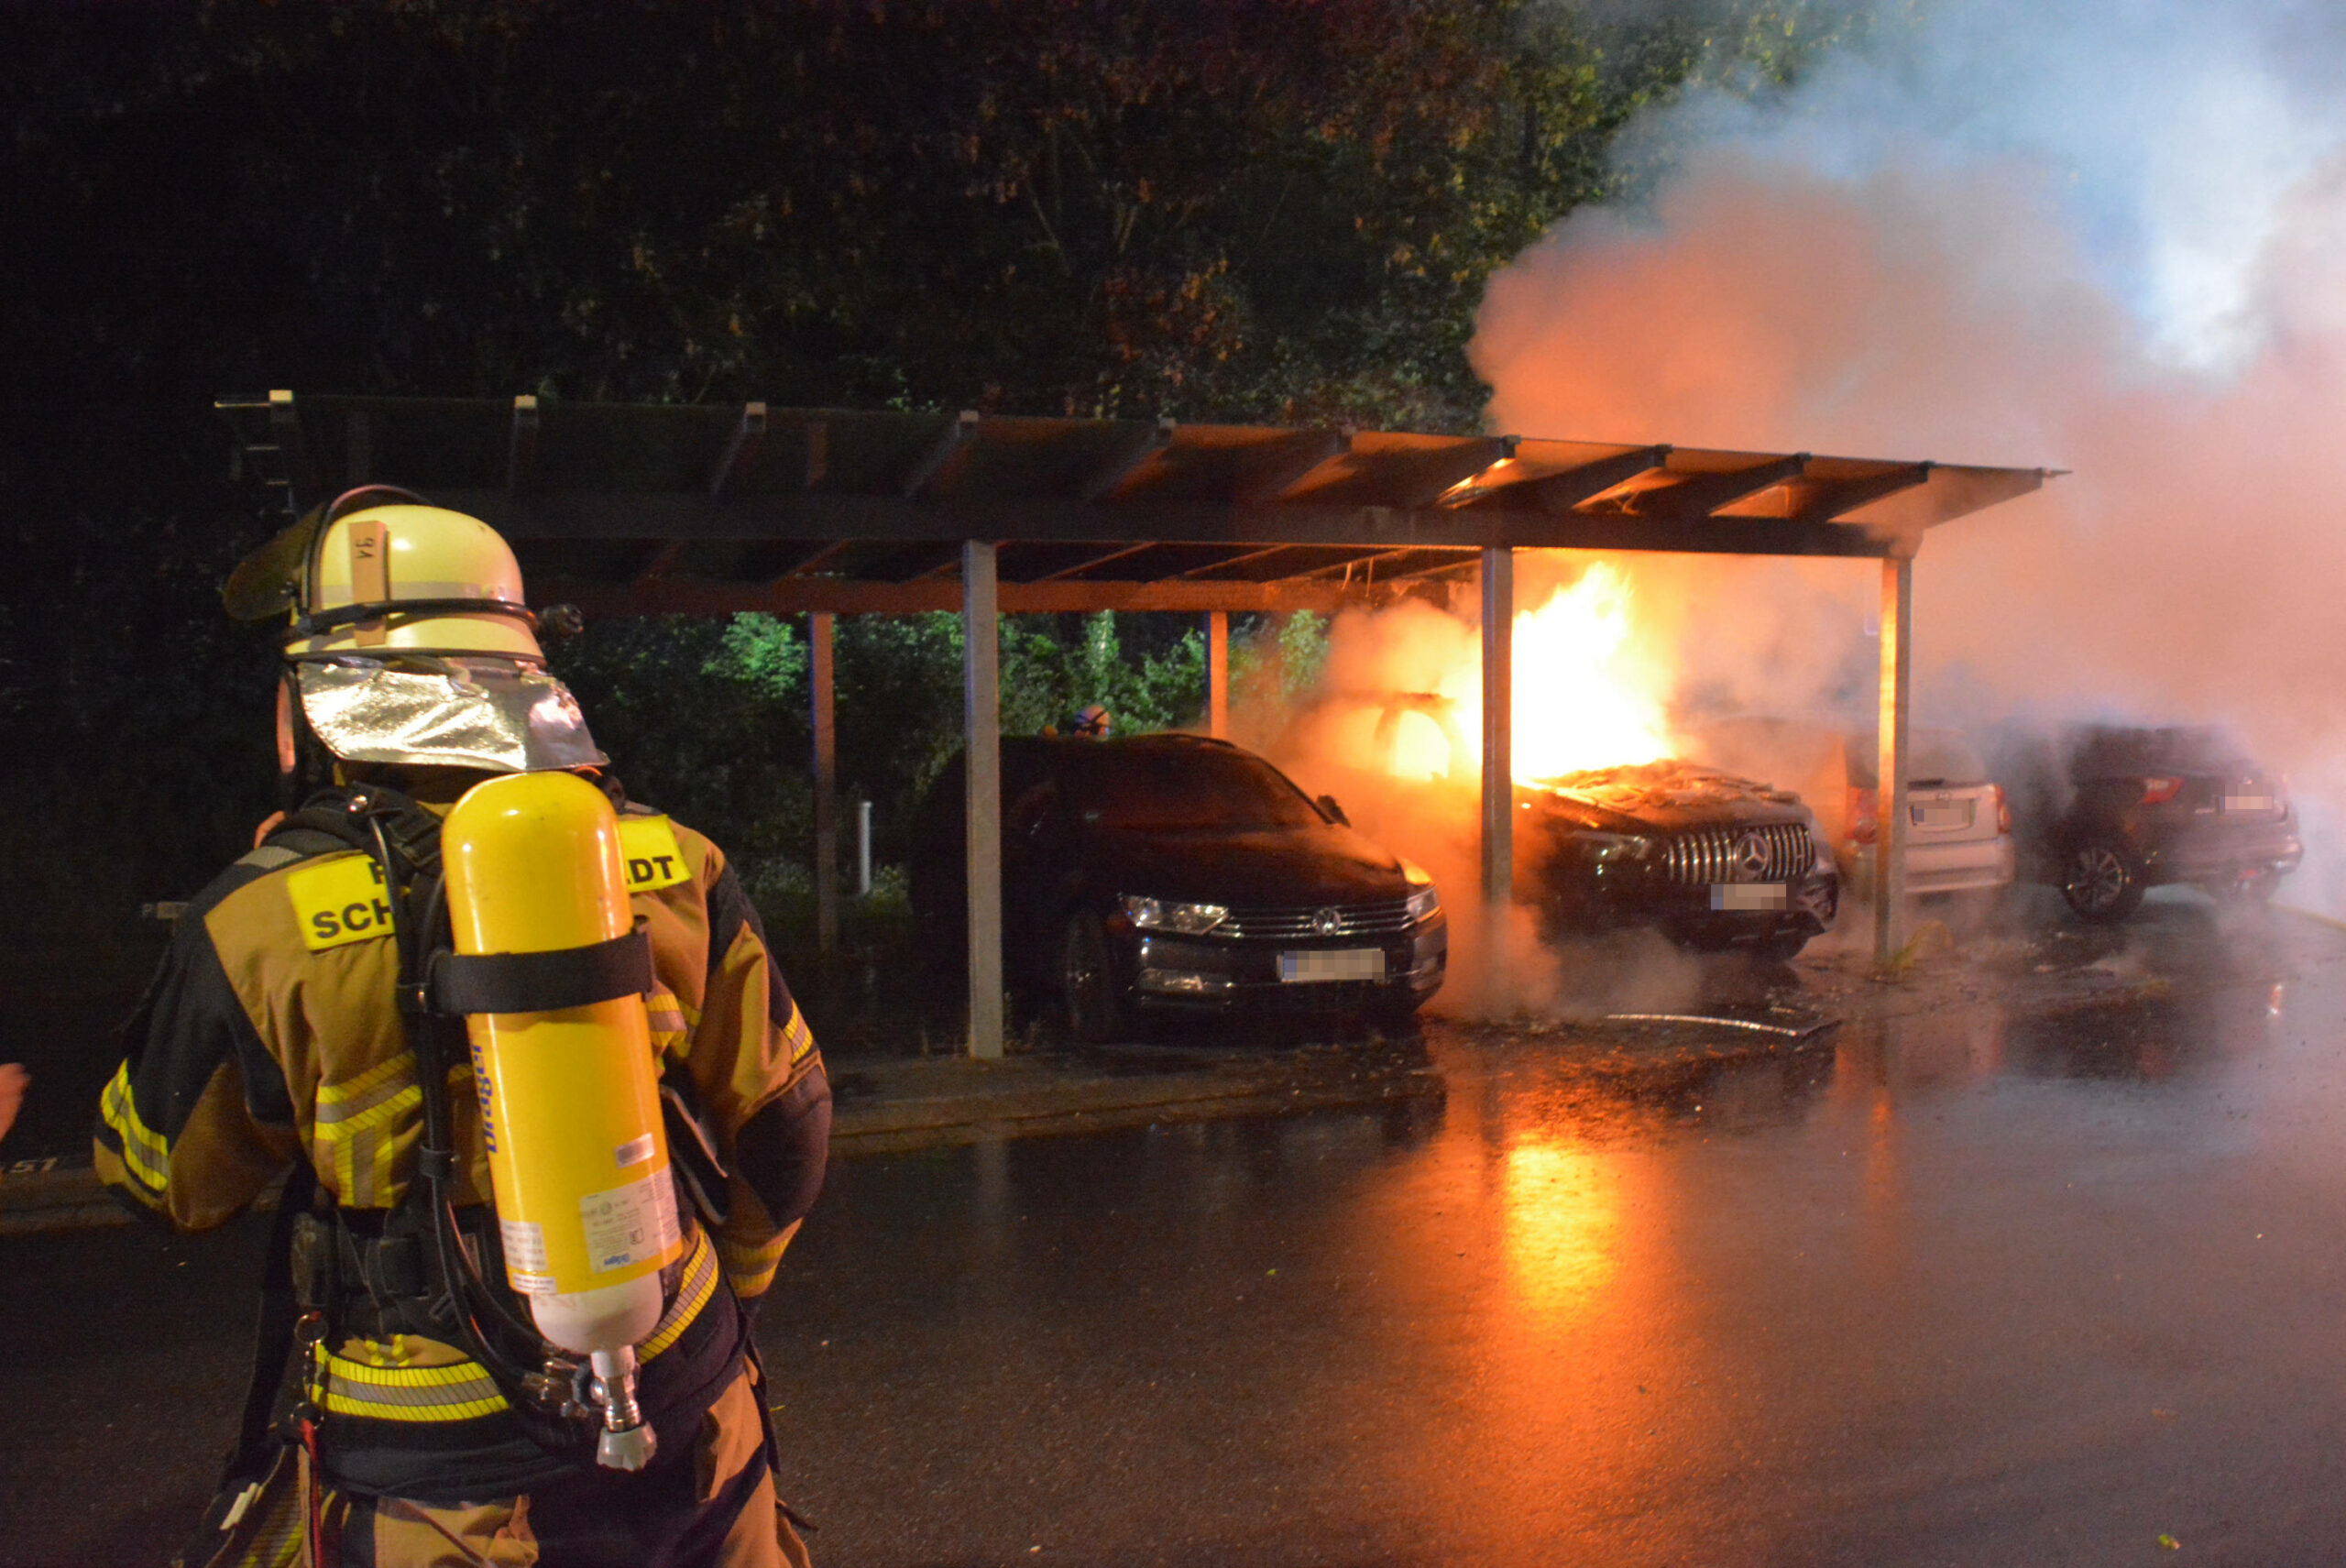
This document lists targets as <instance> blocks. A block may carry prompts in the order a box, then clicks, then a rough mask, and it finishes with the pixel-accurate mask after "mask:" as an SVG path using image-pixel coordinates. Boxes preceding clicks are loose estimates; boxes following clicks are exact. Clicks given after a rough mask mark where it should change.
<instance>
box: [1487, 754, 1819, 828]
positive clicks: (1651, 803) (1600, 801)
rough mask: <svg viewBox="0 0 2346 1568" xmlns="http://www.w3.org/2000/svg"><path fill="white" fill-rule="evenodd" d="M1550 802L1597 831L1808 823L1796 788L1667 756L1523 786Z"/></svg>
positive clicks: (1558, 811) (1533, 795)
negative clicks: (1612, 824)
mask: <svg viewBox="0 0 2346 1568" xmlns="http://www.w3.org/2000/svg"><path fill="white" fill-rule="evenodd" d="M1518 788H1519V793H1521V794H1523V795H1527V796H1529V798H1530V799H1532V800H1533V801H1538V802H1544V803H1545V804H1546V805H1547V806H1549V807H1550V808H1551V814H1557V815H1562V816H1567V817H1576V818H1580V819H1582V820H1583V821H1584V822H1586V823H1587V824H1588V825H1590V826H1593V827H1604V826H1608V825H1609V823H1608V821H1607V819H1615V820H1617V821H1619V822H1622V823H1627V824H1636V825H1640V826H1644V827H1650V828H1663V829H1668V828H1685V827H1695V826H1702V825H1705V824H1710V823H1717V822H1725V821H1750V822H1760V821H1792V820H1799V819H1805V817H1806V815H1807V808H1806V807H1805V806H1803V805H1802V804H1801V798H1800V796H1799V795H1795V794H1793V793H1792V791H1790V790H1784V789H1778V788H1776V787H1775V786H1774V785H1772V784H1761V783H1759V781H1757V780H1755V779H1746V778H1738V777H1737V776H1736V775H1735V774H1733V773H1721V772H1720V771H1719V770H1718V769H1716V768H1708V767H1705V766H1703V765H1702V764H1701V763H1699V762H1687V761H1686V760H1684V759H1683V758H1680V757H1665V758H1663V759H1662V760H1661V761H1660V762H1641V763H1636V764H1632V765H1628V766H1624V767H1617V768H1590V769H1587V770H1585V771H1584V772H1581V773H1563V774H1560V775H1559V776H1557V777H1555V778H1552V779H1543V780H1541V781H1540V782H1539V783H1538V784H1525V785H1521V786H1518Z"/></svg>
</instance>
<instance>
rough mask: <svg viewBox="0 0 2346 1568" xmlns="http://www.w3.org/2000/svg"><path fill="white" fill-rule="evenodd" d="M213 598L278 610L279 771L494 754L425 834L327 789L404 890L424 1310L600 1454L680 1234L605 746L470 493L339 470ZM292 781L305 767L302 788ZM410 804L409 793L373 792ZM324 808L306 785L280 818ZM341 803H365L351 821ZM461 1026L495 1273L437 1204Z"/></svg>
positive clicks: (640, 941) (561, 1429)
mask: <svg viewBox="0 0 2346 1568" xmlns="http://www.w3.org/2000/svg"><path fill="white" fill-rule="evenodd" d="M223 598H225V601H226V603H227V608H228V609H229V612H230V613H231V614H232V615H234V616H236V617H237V618H238V619H240V620H260V619H265V618H267V617H269V616H272V615H275V614H278V613H280V612H290V620H289V622H288V625H287V628H286V630H285V632H284V650H285V654H286V658H287V661H288V665H287V669H286V672H285V674H284V677H283V679H282V681H281V683H280V687H279V693H278V762H279V770H280V783H281V784H282V785H283V786H284V787H285V788H286V789H287V790H288V791H289V792H290V791H294V790H300V789H301V786H302V785H303V784H304V783H305V782H306V781H305V777H304V775H305V774H308V773H312V772H314V771H315V768H316V764H317V762H318V758H317V756H316V752H317V751H324V752H325V753H327V754H328V755H330V756H331V757H333V758H334V759H336V760H338V761H341V762H364V763H378V764H392V765H404V766H411V767H413V766H422V767H449V768H460V769H466V770H469V771H474V772H480V773H489V774H491V775H492V776H491V777H489V778H488V779H487V780H485V781H484V782H482V783H480V784H475V785H474V786H473V787H472V788H471V789H470V790H468V791H466V794H465V795H463V796H462V798H460V799H459V800H458V801H457V802H456V804H455V806H454V807H453V808H452V809H451V810H450V811H449V813H448V815H447V818H446V820H445V822H444V824H437V825H436V826H437V828H438V831H437V833H436V835H434V834H433V833H431V832H430V828H432V827H433V826H435V825H434V824H432V823H431V822H430V821H429V819H428V818H424V819H422V821H420V822H411V823H410V825H409V827H408V828H405V829H404V830H402V829H401V828H400V826H399V825H400V823H401V822H402V821H406V820H408V819H409V818H420V817H422V814H421V813H420V812H418V811H417V810H416V809H415V808H413V807H412V806H408V803H405V802H404V801H400V799H399V797H398V796H397V795H396V794H395V792H390V791H376V792H371V793H370V792H369V791H367V790H365V789H363V788H362V789H360V790H357V791H355V792H352V793H351V794H349V795H347V796H345V804H344V806H343V809H344V811H345V812H346V814H347V816H346V817H345V823H344V828H345V830H347V829H349V828H360V831H359V833H358V834H356V835H355V836H356V837H359V838H361V839H363V841H364V847H365V848H366V849H367V850H368V852H369V853H370V854H372V855H373V857H374V858H375V860H376V861H377V862H378V866H379V867H380V869H381V872H382V874H383V879H384V885H385V887H386V889H387V890H388V891H389V892H390V893H391V894H394V895H395V896H396V898H397V899H398V901H399V910H400V913H399V916H398V918H397V920H396V922H395V933H396V936H397V938H398V943H399V955H400V983H399V1002H400V1011H401V1014H402V1016H403V1018H404V1020H405V1023H406V1028H407V1035H408V1039H409V1043H410V1046H411V1048H412V1049H413V1051H414V1054H415V1058H416V1075H417V1080H418V1082H419V1083H420V1084H421V1085H422V1090H423V1093H422V1113H423V1115H422V1120H423V1127H422V1139H421V1142H420V1144H419V1146H418V1148H417V1156H416V1178H417V1182H416V1187H415V1189H413V1190H411V1203H412V1202H418V1201H420V1202H421V1203H422V1204H424V1205H426V1206H428V1210H429V1213H428V1216H427V1217H426V1220H425V1223H423V1224H422V1226H420V1227H419V1229H420V1230H421V1231H422V1239H423V1240H424V1242H425V1245H427V1246H428V1248H429V1250H430V1254H431V1259H432V1264H433V1268H432V1272H433V1274H434V1275H435V1276H436V1277H437V1279H436V1287H437V1288H436V1297H437V1299H436V1302H435V1306H434V1309H433V1312H432V1321H433V1325H434V1326H435V1327H436V1328H440V1329H443V1330H444V1331H445V1332H448V1333H449V1335H450V1337H452V1338H453V1339H454V1340H455V1342H456V1343H457V1344H458V1347H459V1348H460V1349H462V1350H464V1351H465V1352H466V1354H468V1355H470V1356H471V1357H472V1358H473V1359H474V1360H475V1361H477V1362H478V1363H479V1364H480V1365H481V1366H482V1367H483V1368H484V1369H485V1370H487V1371H488V1375H489V1376H490V1377H491V1378H492V1379H493V1380H495V1382H496V1383H497V1385H498V1386H499V1388H500V1390H502V1391H503V1392H504V1393H505V1395H506V1397H507V1400H508V1402H509V1403H510V1405H511V1406H512V1407H513V1409H515V1410H516V1412H517V1413H519V1414H520V1415H521V1417H522V1419H523V1424H524V1425H525V1427H528V1428H529V1429H530V1430H531V1431H532V1435H533V1436H536V1437H538V1438H539V1439H540V1440H541V1441H542V1442H545V1443H546V1444H547V1445H548V1446H550V1447H554V1448H557V1449H560V1448H565V1447H568V1446H569V1445H570V1444H571V1443H573V1442H577V1441H580V1439H581V1434H582V1431H583V1428H584V1425H585V1423H586V1422H587V1421H588V1420H592V1421H593V1422H594V1424H595V1425H596V1426H597V1427H598V1428H599V1433H598V1436H597V1442H596V1459H597V1463H599V1464H603V1465H606V1466H608V1467H611V1468H615V1469H623V1470H634V1469H641V1467H642V1466H643V1465H644V1464H648V1463H650V1461H651V1459H652V1454H653V1453H654V1450H655V1439H654V1435H653V1432H652V1428H651V1427H650V1425H649V1424H647V1423H646V1421H645V1420H644V1419H643V1417H642V1413H641V1409H640V1407H639V1403H638V1399H637V1393H636V1381H637V1370H638V1368H637V1359H636V1352H635V1346H636V1345H638V1344H639V1343H641V1342H642V1341H644V1340H645V1339H646V1338H648V1337H649V1336H650V1335H651V1334H652V1332H653V1331H654V1329H655V1328H656V1326H657V1324H658V1322H659V1321H660V1317H661V1313H662V1310H663V1294H664V1292H663V1286H662V1271H663V1269H664V1268H666V1267H667V1266H669V1265H671V1264H673V1263H674V1262H675V1261H676V1260H677V1259H678V1258H679V1257H680V1256H681V1255H682V1252H683V1239H682V1234H681V1226H680V1224H679V1223H678V1219H677V1214H676V1209H675V1198H674V1185H673V1182H672V1179H671V1177H670V1173H669V1160H668V1146H667V1139H666V1135H665V1129H664V1126H663V1114H662V1102H661V1097H660V1091H659V1088H658V1085H657V1081H656V1077H655V1061H654V1057H653V1054H652V1045H651V1035H650V1026H649V1022H648V1019H647V1016H646V1013H645V1007H644V1000H643V994H644V992H647V991H649V990H650V989H651V988H652V984H653V980H652V955H651V946H650V943H649V940H648V939H647V938H646V935H645V933H644V931H643V929H642V928H641V927H640V926H638V925H636V924H635V923H634V922H633V921H632V919H631V916H630V905H629V902H628V894H627V886H626V880H625V873H624V872H623V870H622V867H621V861H620V856H619V828H618V821H617V817H616V816H615V814H614V811H613V809H612V806H611V803H610V801H609V799H608V797H607V796H606V795H604V793H603V791H602V790H601V789H599V788H597V786H596V785H595V784H591V783H589V782H587V781H586V779H584V778H582V777H580V776H578V774H577V773H575V772H572V771H570V770H574V769H579V768H589V767H593V766H596V765H598V764H601V763H602V762H604V761H605V758H604V757H603V754H602V752H601V751H597V749H596V748H595V744H594V741H593V740H592V738H591V737H590V736H589V735H588V734H587V732H586V725H585V722H584V719H583V718H581V716H580V715H579V712H578V707H577V704H576V702H575V701H573V700H572V699H571V696H570V694H569V692H568V691H567V690H566V689H565V687H564V686H563V685H562V684H561V682H560V681H558V680H556V679H555V678H554V676H553V675H551V674H548V673H547V672H546V670H545V668H544V655H543V652H542V650H541V649H540V647H539V645H538V641H537V637H536V631H537V629H538V626H539V619H538V617H536V616H535V615H533V614H532V612H531V611H530V609H528V608H527V607H526V605H525V604H524V602H523V599H522V586H521V572H520V568H519V566H518V565H517V564H516V563H515V561H514V559H513V554H512V552H511V550H510V548H509V547H508V546H507V545H506V543H505V542H504V540H503V539H501V538H499V536H498V534H497V533H496V532H495V531H493V530H491V529H490V528H489V527H488V525H487V524H485V523H482V522H480V521H477V519H474V518H470V517H466V516H465V515H464V514H462V513H459V512H453V511H447V510H443V509H441V508H437V507H433V506H431V505H430V504H429V503H427V502H425V501H423V500H422V499H421V498H419V497H417V496H415V495H413V494H411V493H410V492H408V491H404V490H395V489H391V488H389V487H381V486H372V487H367V488H362V489H359V490H355V491H352V492H349V493H348V494H346V495H345V496H343V497H341V498H340V499H337V500H336V501H334V503H332V504H330V505H328V506H325V507H323V508H320V509H318V510H315V511H312V513H310V514H309V515H308V516H307V517H305V518H303V519H302V520H301V521H300V522H298V523H296V524H295V525H294V526H292V527H291V528H289V529H288V530H286V531H285V532H283V533H280V535H279V536H278V537H277V538H276V539H274V540H272V541H271V542H270V543H269V544H268V545H266V546H264V547H263V549H262V550H261V551H260V552H259V553H258V554H256V555H255V556H253V557H252V558H251V559H250V560H248V561H247V562H246V563H245V564H244V565H241V566H239V567H238V568H237V570H236V574H235V575H234V576H232V577H231V578H230V579H229V582H228V585H227V587H226V588H225V589H224V591H223ZM301 793H303V794H306V793H307V791H306V790H301ZM389 802H398V804H399V805H400V806H407V807H408V809H407V811H406V813H405V815H404V817H403V816H402V814H401V813H400V811H398V810H397V809H394V808H393V807H392V806H390V805H389ZM321 815H327V814H322V813H320V812H317V811H314V810H304V811H301V812H299V813H297V814H296V816H295V817H293V818H290V819H289V821H292V822H297V823H298V822H299V821H300V820H301V818H303V817H319V816H321ZM362 825H363V826H362ZM458 1018H462V1019H463V1020H464V1022H465V1028H466V1035H467V1036H469V1044H470V1051H471V1059H472V1067H473V1078H474V1085H475V1089H476V1091H477V1094H478V1097H479V1102H480V1112H481V1130H482V1135H483V1139H484V1142H485V1143H486V1146H487V1149H488V1163H489V1175H490V1186H491V1189H492V1193H491V1197H492V1201H493V1205H494V1209H495V1212H496V1216H497V1220H498V1240H499V1243H500V1244H501V1245H500V1246H499V1251H500V1252H501V1254H502V1256H503V1259H504V1271H505V1283H506V1284H507V1285H508V1286H509V1287H510V1289H511V1291H512V1293H513V1296H514V1298H515V1299H518V1300H521V1301H526V1302H528V1304H529V1318H530V1320H531V1321H530V1322H528V1323H526V1324H525V1323H523V1322H522V1321H520V1319H519V1317H518V1316H517V1315H516V1314H515V1313H514V1312H513V1310H511V1309H510V1307H509V1306H508V1305H507V1304H506V1302H505V1300H504V1299H500V1297H499V1294H498V1292H496V1291H494V1290H492V1289H491V1288H489V1287H488V1283H487V1281H486V1280H485V1279H484V1278H483V1277H482V1276H481V1272H480V1268H479V1266H478V1265H477V1263H476V1261H475V1258H474V1256H473V1255H472V1253H471V1252H470V1251H468V1250H467V1248H466V1245H465V1240H464V1237H463V1235H462V1234H461V1227H460V1225H459V1223H458V1220H457V1216H456V1204H455V1195H454V1193H455V1186H456V1184H457V1179H458V1172H459V1170H460V1168H461V1166H460V1156H459V1155H458V1153H457V1151H456V1149H455V1141H454V1136H453V1129H452V1126H451V1120H452V1117H451V1107H450V1105H449V1103H448V1094H447V1091H446V1087H445V1086H446V1083H447V1080H448V1075H449V1069H451V1068H452V1067H453V1066H454V1065H455V1052H456V1050H458V1049H460V1048H462V1047H459V1046H458V1045H457V1044H456V1041H455V1027H454V1025H455V1020H456V1019H458Z"/></svg>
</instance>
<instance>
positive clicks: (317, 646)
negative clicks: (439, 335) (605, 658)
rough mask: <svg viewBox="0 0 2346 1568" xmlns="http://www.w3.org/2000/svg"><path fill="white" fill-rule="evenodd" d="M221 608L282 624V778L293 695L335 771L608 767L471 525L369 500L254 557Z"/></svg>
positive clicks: (481, 530)
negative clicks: (386, 766) (373, 766)
mask: <svg viewBox="0 0 2346 1568" xmlns="http://www.w3.org/2000/svg"><path fill="white" fill-rule="evenodd" d="M221 597H222V598H223V599H224V600H225V602H226V605H227V609H228V613H229V614H230V615H232V616H234V617H236V619H237V620H268V619H269V618H270V617H272V616H275V615H279V614H284V615H287V616H288V617H289V620H288V623H287V626H286V629H285V632H284V649H285V656H286V658H287V659H288V660H289V661H290V662H291V668H290V669H289V671H288V672H287V679H286V685H287V690H286V695H285V697H284V700H282V701H281V702H280V725H279V762H280V770H281V771H282V770H284V769H287V768H290V767H291V747H292V740H291V730H290V728H289V726H290V724H291V717H292V715H291V709H292V708H293V707H294V698H295V696H297V695H298V697H299V706H300V708H301V715H302V717H303V718H305V719H306V720H307V722H308V725H309V728H310V729H311V731H312V733H314V734H315V735H316V736H317V738H318V739H319V740H321V741H323V743H324V745H325V747H326V749H327V750H328V751H332V752H333V753H334V755H335V756H336V757H339V758H341V759H343V760H344V761H345V762H389V763H404V764H411V765H433V766H451V767H463V768H475V769H478V770H481V771H484V772H488V773H530V772H536V771H540V770H543V769H549V768H576V767H586V766H593V765H596V764H598V763H600V762H603V761H604V760H605V759H604V757H603V754H602V753H601V752H600V751H597V750H596V748H595V743H594V740H593V739H592V738H591V737H590V736H589V735H588V734H587V733H586V720H585V719H584V718H583V717H581V716H580V714H579V711H578V705H577V703H576V701H575V700H573V699H572V697H571V695H570V693H569V691H568V690H567V689H566V688H565V686H564V685H563V684H562V683H561V682H560V681H558V680H556V679H555V678H554V676H553V675H552V674H548V673H547V671H546V669H545V653H544V651H543V649H542V648H541V647H540V646H539V644H538V638H537V625H538V620H537V617H536V616H535V615H533V614H532V612H531V610H530V608H529V605H528V603H527V601H526V600H525V599H524V598H523V596H522V587H521V566H520V565H518V564H517V563H516V562H515V561H514V559H513V551H512V548H511V547H510V545H508V544H507V543H505V541H504V539H503V538H502V537H501V536H499V533H498V532H497V531H496V530H495V529H493V528H491V527H489V526H488V524H487V523H485V522H483V521H480V520H479V519H478V518H475V517H468V516H466V514H465V513H463V512H459V511H450V510H446V509H445V508H443V507H435V506H433V505H432V504H431V503H430V502H428V501H426V500H424V499H422V497H421V496H417V495H415V494H413V493H411V492H410V491H407V490H400V489H395V488H391V487H389V486H385V485H369V486H366V487H363V488H359V489H356V490H352V491H349V492H348V493H346V494H345V495H344V496H342V497H341V498H339V499H336V500H334V502H333V503H331V504H330V505H327V506H323V507H320V508H318V509H316V510H313V511H312V512H311V513H310V514H309V515H308V516H306V517H304V518H303V519H302V520H301V521H299V522H297V523H295V524H294V525H293V526H292V527H291V528H289V529H287V530H285V532H282V533H280V534H279V535H278V536H277V537H276V538H275V539H272V540H270V541H269V543H267V544H265V545H263V546H262V547H261V548H260V549H259V550H258V552H256V553H255V554H253V555H252V556H251V557H250V558H248V559H247V560H246V561H245V562H244V563H243V564H242V565H239V566H238V567H237V568H236V572H235V573H234V574H233V575H232V576H230V577H229V579H228V583H227V586H226V587H225V588H223V589H222V590H221Z"/></svg>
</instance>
